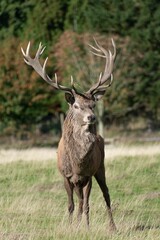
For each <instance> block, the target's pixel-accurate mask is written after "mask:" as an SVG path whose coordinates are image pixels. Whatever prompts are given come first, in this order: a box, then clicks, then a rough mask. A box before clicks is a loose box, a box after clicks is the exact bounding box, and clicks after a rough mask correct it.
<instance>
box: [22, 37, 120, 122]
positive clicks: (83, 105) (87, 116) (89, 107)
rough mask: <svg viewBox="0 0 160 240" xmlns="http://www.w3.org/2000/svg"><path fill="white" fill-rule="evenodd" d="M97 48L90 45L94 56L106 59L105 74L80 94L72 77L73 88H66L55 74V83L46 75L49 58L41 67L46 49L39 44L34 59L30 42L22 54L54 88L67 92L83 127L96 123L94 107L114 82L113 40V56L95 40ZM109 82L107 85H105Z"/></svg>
mask: <svg viewBox="0 0 160 240" xmlns="http://www.w3.org/2000/svg"><path fill="white" fill-rule="evenodd" d="M94 41H95V44H96V47H94V46H92V45H89V46H90V47H91V48H92V50H93V51H91V52H92V53H93V54H94V55H96V56H99V57H102V58H105V61H106V64H105V69H104V72H103V73H100V75H99V79H98V81H97V83H96V84H95V85H93V86H92V87H91V88H90V89H89V90H88V91H87V92H85V93H80V92H78V90H77V89H76V88H75V86H74V81H73V78H72V76H71V87H70V88H69V87H65V86H63V85H60V84H59V83H58V80H57V75H56V74H55V81H53V80H52V79H51V78H50V77H49V76H48V75H47V73H46V64H47V60H48V57H47V58H46V60H45V61H44V64H43V66H42V65H41V63H40V61H39V59H40V56H41V55H42V53H43V52H44V49H45V47H43V46H42V44H41V43H40V44H39V48H38V50H37V52H36V55H35V57H34V58H31V57H30V54H29V51H30V42H29V43H28V46H27V49H26V52H25V51H24V50H23V48H21V51H22V54H23V56H24V61H25V62H26V63H27V64H28V65H30V66H32V67H33V68H34V69H35V71H36V72H37V73H38V74H39V75H40V76H41V77H42V78H43V79H44V80H45V81H46V82H47V83H48V84H50V85H51V86H52V87H54V88H55V89H58V90H61V91H64V92H65V98H66V101H67V102H68V103H69V105H70V108H72V109H73V110H74V116H75V117H76V116H78V118H77V120H78V121H81V125H83V123H84V124H88V125H89V124H93V123H95V120H96V118H95V114H94V107H95V102H96V101H98V100H99V99H100V98H101V97H102V96H103V95H104V94H105V91H106V89H107V88H108V87H110V86H111V83H112V81H113V75H112V71H113V63H114V60H115V57H116V46H115V43H114V41H113V39H112V46H113V54H112V53H111V51H110V50H105V49H104V48H103V47H102V46H100V45H99V43H98V42H97V41H96V40H95V39H94ZM107 82H108V84H107V85H105V84H106V83H107Z"/></svg>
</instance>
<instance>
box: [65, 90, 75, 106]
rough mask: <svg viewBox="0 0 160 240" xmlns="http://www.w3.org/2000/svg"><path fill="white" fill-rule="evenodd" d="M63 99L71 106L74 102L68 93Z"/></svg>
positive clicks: (73, 98) (71, 95)
mask: <svg viewBox="0 0 160 240" xmlns="http://www.w3.org/2000/svg"><path fill="white" fill-rule="evenodd" d="M65 99H66V101H67V102H68V103H69V104H71V105H72V104H73V103H74V102H75V97H74V96H73V94H71V93H69V92H66V93H65Z"/></svg>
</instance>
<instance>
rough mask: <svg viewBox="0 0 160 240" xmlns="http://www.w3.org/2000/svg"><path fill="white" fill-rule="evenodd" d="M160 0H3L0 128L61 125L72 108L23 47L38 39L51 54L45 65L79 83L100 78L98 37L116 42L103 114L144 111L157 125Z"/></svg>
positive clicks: (120, 118) (121, 116) (123, 118)
mask: <svg viewBox="0 0 160 240" xmlns="http://www.w3.org/2000/svg"><path fill="white" fill-rule="evenodd" d="M159 19H160V5H159V1H158V0H138V1H133V0H128V1H125V0H116V1H113V0H107V1H106V0H100V1H94V0H84V1H80V0H64V1H61V0H46V1H43V0H39V1H38V2H37V1H36V0H23V1H22V0H14V1H13V0H1V3H0V43H1V53H0V132H1V133H6V134H7V133H8V134H9V133H11V132H12V133H13V132H15V134H16V132H17V130H20V129H22V130H27V131H34V130H35V129H36V128H38V129H39V130H40V131H41V132H44V133H45V132H48V131H50V130H51V129H53V128H54V129H55V130H54V131H56V133H57V132H58V131H59V130H57V129H59V128H60V125H59V116H60V114H62V113H64V112H65V111H66V109H67V106H66V103H65V102H64V98H63V97H62V93H60V92H58V91H55V90H54V89H52V88H51V87H50V86H48V85H46V83H45V82H43V81H42V80H41V79H40V77H39V76H38V75H37V74H36V73H35V72H34V71H33V70H32V69H31V68H29V67H28V66H26V65H25V63H24V62H23V58H22V54H21V51H20V48H21V46H22V47H23V48H26V46H27V43H28V41H29V40H31V54H32V53H33V54H34V53H35V52H36V49H37V48H38V44H39V42H42V43H43V44H44V45H46V46H47V47H46V50H45V53H44V56H43V57H42V59H43V58H44V59H45V57H46V56H49V61H48V65H47V72H48V74H49V75H50V76H51V77H54V73H55V72H56V73H57V75H58V79H59V81H60V82H63V84H70V75H73V77H74V79H75V84H76V86H77V88H79V89H80V90H81V89H87V87H88V86H90V84H93V83H94V82H96V81H97V79H98V75H99V73H100V72H101V71H102V70H103V68H104V62H103V60H100V59H99V58H98V57H93V56H92V55H91V54H90V53H89V47H88V45H87V44H88V43H91V44H94V42H93V36H94V37H96V39H97V40H98V41H99V43H100V44H101V45H103V46H104V47H106V48H108V47H109V48H111V40H110V39H111V38H113V39H114V40H115V42H116V46H117V58H116V62H115V68H114V82H113V84H112V87H111V88H110V89H108V90H107V92H106V95H105V98H104V102H103V106H104V108H103V111H102V114H101V116H100V117H101V120H102V121H103V122H105V123H109V124H111V123H113V122H115V123H124V124H125V125H127V123H128V122H129V121H130V120H131V119H136V118H139V117H140V118H143V119H145V120H146V121H148V122H150V123H151V124H152V125H153V126H154V125H155V126H157V125H158V123H159V116H160V107H159V101H160V94H159V89H160V79H159V78H160V64H159V63H160V49H159V39H160V24H159Z"/></svg>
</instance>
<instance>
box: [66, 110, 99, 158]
mask: <svg viewBox="0 0 160 240" xmlns="http://www.w3.org/2000/svg"><path fill="white" fill-rule="evenodd" d="M63 138H64V142H65V145H66V151H67V152H68V153H69V152H72V155H73V153H74V154H75V159H77V161H80V160H84V158H85V157H87V155H88V153H89V152H90V151H91V150H92V149H93V145H94V144H95V141H96V126H95V124H92V125H87V124H85V125H84V124H83V123H82V124H81V125H79V124H78V123H77V121H76V119H75V118H74V115H73V111H72V109H70V110H69V111H68V114H67V116H66V119H65V122H64V125H63Z"/></svg>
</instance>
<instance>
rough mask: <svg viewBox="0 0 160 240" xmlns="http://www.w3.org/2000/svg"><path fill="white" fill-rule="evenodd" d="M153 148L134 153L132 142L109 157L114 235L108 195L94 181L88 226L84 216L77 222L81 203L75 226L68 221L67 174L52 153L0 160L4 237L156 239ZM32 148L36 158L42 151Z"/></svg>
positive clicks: (158, 179)
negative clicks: (103, 194) (106, 200)
mask: <svg viewBox="0 0 160 240" xmlns="http://www.w3.org/2000/svg"><path fill="white" fill-rule="evenodd" d="M121 148H122V147H121ZM149 148H150V153H151V152H152V154H148V156H147V154H144V153H143V151H142V152H141V154H140V151H139V153H138V154H133V149H132V148H129V147H128V148H127V151H126V152H124V147H123V154H119V155H118V154H117V155H116V154H115V153H114V154H113V155H114V158H113V157H111V156H110V157H108V160H107V161H106V178H107V183H108V186H109V189H110V195H111V199H112V207H113V214H114V219H115V222H116V225H117V228H118V231H117V232H116V233H114V234H111V233H110V232H109V230H108V218H107V213H106V209H105V204H104V200H103V197H102V194H101V191H100V189H99V188H98V185H97V183H96V181H95V180H94V181H93V188H92V192H91V197H90V222H91V227H90V230H89V231H88V230H87V229H86V227H85V221H84V219H83V221H82V224H81V225H80V226H79V227H77V221H76V213H77V212H76V210H77V208H76V209H75V214H74V222H73V225H72V226H70V225H69V224H68V213H67V196H66V193H65V190H64V188H63V179H62V177H61V175H60V174H59V172H58V170H57V166H56V161H55V159H53V160H51V158H50V155H49V157H48V160H47V156H46V157H45V158H46V159H44V160H41V161H32V160H30V161H29V162H27V161H18V162H17V161H13V162H11V163H6V164H0V239H6V240H10V239H16V240H17V239H27V240H28V239H29V240H40V239H43V240H45V239H46V240H51V239H56V240H57V239H65V240H66V239H68V240H69V239H77V240H79V239H84V240H88V239H95V240H99V239H100V240H101V239H113V240H128V239H129V240H132V239H137V240H139V239H141V240H152V239H153V240H158V239H159V235H160V215H159V209H160V190H159V186H160V175H159V174H160V164H159V162H160V154H158V152H156V151H155V154H154V146H150V147H149ZM37 151H38V150H37ZM109 151H111V148H110V149H109ZM114 151H116V148H115V149H114ZM117 151H118V148H117ZM157 151H158V150H157ZM119 152H120V150H119ZM128 152H132V155H131V154H128ZM134 152H135V153H136V151H134ZM34 153H35V158H37V156H38V152H37V154H36V151H35V152H34ZM110 153H111V152H110ZM121 153H122V152H121ZM32 154H33V152H32ZM113 155H112V156H113ZM115 155H116V156H115ZM32 157H34V156H32ZM23 160H25V155H24V159H23ZM75 202H76V203H77V198H76V197H75Z"/></svg>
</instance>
